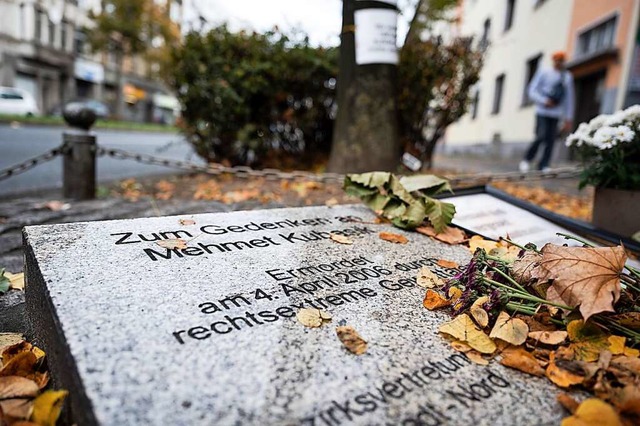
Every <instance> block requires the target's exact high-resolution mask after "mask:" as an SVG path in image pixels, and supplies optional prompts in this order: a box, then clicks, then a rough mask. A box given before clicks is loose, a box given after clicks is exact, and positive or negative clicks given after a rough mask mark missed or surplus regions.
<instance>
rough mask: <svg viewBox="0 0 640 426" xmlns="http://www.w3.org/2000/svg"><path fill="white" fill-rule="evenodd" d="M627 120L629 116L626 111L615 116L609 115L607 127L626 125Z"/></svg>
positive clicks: (606, 120)
mask: <svg viewBox="0 0 640 426" xmlns="http://www.w3.org/2000/svg"><path fill="white" fill-rule="evenodd" d="M626 119H627V114H625V112H624V111H618V112H616V113H615V114H611V115H607V116H606V119H605V120H604V125H605V126H617V125H618V124H622V123H624V121H625V120H626Z"/></svg>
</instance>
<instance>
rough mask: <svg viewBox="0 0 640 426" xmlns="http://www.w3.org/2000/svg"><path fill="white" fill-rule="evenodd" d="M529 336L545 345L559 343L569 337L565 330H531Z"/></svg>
mask: <svg viewBox="0 0 640 426" xmlns="http://www.w3.org/2000/svg"><path fill="white" fill-rule="evenodd" d="M529 338H530V339H533V340H535V341H537V342H540V343H544V344H545V345H554V346H555V345H559V344H560V343H562V342H564V341H565V340H566V338H567V332H566V331H564V330H557V331H530V332H529Z"/></svg>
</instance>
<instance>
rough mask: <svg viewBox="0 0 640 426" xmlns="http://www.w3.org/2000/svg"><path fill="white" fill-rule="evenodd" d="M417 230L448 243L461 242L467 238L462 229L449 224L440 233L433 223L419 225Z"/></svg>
mask: <svg viewBox="0 0 640 426" xmlns="http://www.w3.org/2000/svg"><path fill="white" fill-rule="evenodd" d="M416 231H417V232H419V233H420V234H423V235H428V236H429V237H433V238H435V239H436V240H438V241H442V242H443V243H447V244H460V243H463V242H465V241H466V239H467V236H466V235H465V234H464V231H463V230H462V229H460V228H455V227H453V226H447V227H446V228H444V231H442V232H440V233H439V234H438V233H436V230H435V228H434V227H433V226H431V225H426V226H419V227H417V228H416Z"/></svg>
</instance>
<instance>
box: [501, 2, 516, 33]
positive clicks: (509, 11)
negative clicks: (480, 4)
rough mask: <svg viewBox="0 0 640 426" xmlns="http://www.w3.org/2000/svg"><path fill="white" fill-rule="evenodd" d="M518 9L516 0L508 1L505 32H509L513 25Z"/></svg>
mask: <svg viewBox="0 0 640 426" xmlns="http://www.w3.org/2000/svg"><path fill="white" fill-rule="evenodd" d="M515 8H516V0H507V17H506V19H505V21H504V30H505V31H509V28H511V26H512V25H513V14H514V12H515Z"/></svg>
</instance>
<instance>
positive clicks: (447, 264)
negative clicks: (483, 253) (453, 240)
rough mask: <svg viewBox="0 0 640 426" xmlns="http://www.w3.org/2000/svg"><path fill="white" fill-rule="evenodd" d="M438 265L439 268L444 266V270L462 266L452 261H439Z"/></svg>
mask: <svg viewBox="0 0 640 426" xmlns="http://www.w3.org/2000/svg"><path fill="white" fill-rule="evenodd" d="M437 263H438V266H442V267H443V268H448V269H455V268H457V267H458V266H460V265H458V264H457V263H456V262H454V261H452V260H445V259H438V262H437Z"/></svg>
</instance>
